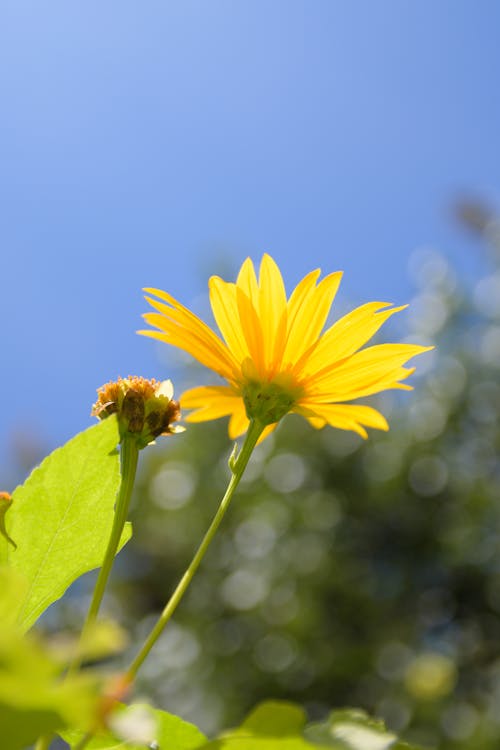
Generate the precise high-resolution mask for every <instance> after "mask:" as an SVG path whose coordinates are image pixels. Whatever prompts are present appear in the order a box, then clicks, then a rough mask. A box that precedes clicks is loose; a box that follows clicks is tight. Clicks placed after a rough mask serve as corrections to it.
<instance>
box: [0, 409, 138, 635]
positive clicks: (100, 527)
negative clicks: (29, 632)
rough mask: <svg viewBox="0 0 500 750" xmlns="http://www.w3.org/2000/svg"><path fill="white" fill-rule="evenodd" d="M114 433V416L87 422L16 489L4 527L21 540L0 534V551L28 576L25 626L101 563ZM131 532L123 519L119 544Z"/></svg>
mask: <svg viewBox="0 0 500 750" xmlns="http://www.w3.org/2000/svg"><path fill="white" fill-rule="evenodd" d="M118 440H119V436H118V427H117V423H116V419H115V418H114V417H112V418H108V419H106V420H104V421H103V422H100V423H99V424H97V425H94V426H93V427H90V428H89V429H87V430H85V431H84V432H81V433H80V434H79V435H77V436H76V437H74V438H73V439H72V440H70V441H69V442H68V443H66V444H65V445H64V446H62V447H61V448H58V449H57V450H55V451H54V452H53V453H51V455H50V456H48V457H47V458H46V459H45V460H44V461H43V462H42V463H41V465H40V466H39V467H38V468H36V469H35V470H34V471H33V472H32V474H31V475H30V476H29V477H28V479H27V480H26V482H25V483H24V484H23V485H21V486H20V487H17V488H16V490H15V491H14V493H13V504H12V508H11V509H10V511H9V518H8V520H9V534H10V536H12V537H13V539H15V541H16V544H17V546H18V547H17V549H13V548H12V547H11V546H10V545H8V543H7V542H6V541H5V540H4V539H3V538H0V559H6V560H7V562H8V564H9V565H11V566H12V567H13V568H14V569H15V570H17V571H19V572H20V573H21V574H22V575H23V576H24V577H25V578H26V580H27V581H28V588H27V591H26V593H25V595H24V597H23V600H22V602H20V604H19V618H18V619H19V624H20V626H21V627H22V628H23V629H25V630H26V629H28V628H30V627H31V625H33V623H34V622H35V621H36V619H37V618H38V617H39V616H40V615H41V614H42V612H43V611H44V610H45V609H46V608H47V607H48V606H49V605H50V604H52V602H54V601H55V600H56V599H59V598H60V597H61V596H62V595H63V594H64V592H65V591H66V589H67V588H68V586H70V584H71V583H73V581H74V580H75V579H76V578H78V577H79V576H81V575H82V574H83V573H86V572H87V571H89V570H92V569H93V568H97V567H99V566H100V565H101V563H102V560H103V557H104V552H105V550H106V546H107V542H108V537H109V533H110V529H111V524H112V521H113V513H114V504H115V499H116V493H117V491H118V487H119V483H120V467H119V455H118V452H117V451H116V447H117V444H118ZM130 536H131V528H130V525H127V527H126V529H125V530H124V534H123V537H122V541H121V546H123V544H125V542H126V541H127V540H128V539H129V538H130ZM2 545H3V548H2Z"/></svg>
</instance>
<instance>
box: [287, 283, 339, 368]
mask: <svg viewBox="0 0 500 750" xmlns="http://www.w3.org/2000/svg"><path fill="white" fill-rule="evenodd" d="M306 278H308V277H306ZM341 279H342V273H341V272H340V271H338V272H337V273H332V274H330V275H329V276H325V278H324V279H323V280H322V281H320V283H319V284H318V286H317V287H314V286H313V287H310V288H309V289H307V285H305V288H304V289H303V290H302V294H303V298H302V300H301V305H300V307H295V310H296V314H295V317H294V321H293V329H292V328H291V329H289V334H288V341H287V345H286V353H285V357H284V360H283V361H284V363H285V364H286V363H287V362H290V363H292V364H295V365H296V368H294V370H295V369H296V370H297V371H300V368H301V360H302V357H304V355H305V353H306V352H307V351H308V350H309V349H310V347H311V346H312V345H315V344H316V342H317V339H318V337H319V335H320V333H321V331H322V330H323V327H324V325H325V323H326V319H327V318H328V313H329V312H330V308H331V306H332V303H333V300H334V297H335V295H336V293H337V290H338V288H339V284H340V280H341ZM292 298H293V295H292V297H291V298H290V301H291V300H292Z"/></svg>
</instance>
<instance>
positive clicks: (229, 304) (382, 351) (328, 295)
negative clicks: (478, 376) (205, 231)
mask: <svg viewBox="0 0 500 750" xmlns="http://www.w3.org/2000/svg"><path fill="white" fill-rule="evenodd" d="M319 275H320V271H319V270H316V271H312V272H311V273H309V274H308V275H307V276H306V277H305V278H304V279H302V281H301V282H300V283H299V284H298V285H297V286H296V288H295V289H294V291H293V292H292V294H291V295H290V297H289V298H288V299H287V297H286V292H285V286H284V283H283V279H282V277H281V273H280V271H279V268H278V266H277V265H276V263H275V262H274V260H273V259H272V258H271V257H270V256H269V255H264V256H263V258H262V262H261V265H260V274H259V279H258V280H257V278H256V274H255V270H254V266H253V263H252V261H251V260H250V259H249V258H247V260H246V261H245V262H244V263H243V265H242V267H241V270H240V272H239V275H238V278H237V280H236V283H235V284H233V283H229V282H226V281H223V280H222V279H221V278H219V277H218V276H212V278H211V279H210V281H209V289H210V303H211V306H212V310H213V314H214V317H215V320H216V322H217V325H218V326H219V329H220V332H221V334H222V338H220V337H219V336H218V335H217V334H216V333H214V332H213V331H212V329H211V328H210V327H209V326H207V325H206V324H205V323H204V322H203V321H202V320H200V318H198V317H197V316H196V315H194V314H193V313H192V312H190V310H188V309H187V308H186V307H184V306H183V305H181V304H180V303H179V302H177V300H175V299H174V298H173V297H172V296H171V295H169V294H167V293H166V292H162V291H160V290H158V289H146V290H145V291H146V292H148V293H149V294H152V295H154V296H155V297H157V298H158V299H153V298H152V297H146V300H147V301H148V302H149V303H150V305H151V306H152V307H153V308H154V309H155V310H156V311H157V312H149V313H146V314H145V315H144V318H145V320H146V321H147V323H149V324H150V325H151V326H154V327H155V328H157V329H159V330H156V331H153V330H145V331H139V333H141V334H144V335H145V336H151V337H153V338H157V339H160V340H161V341H165V342H166V343H168V344H172V345H173V346H177V347H178V348H180V349H183V350H184V351H186V352H189V354H191V355H192V356H193V357H195V359H197V360H198V361H199V362H201V363H202V364H203V365H205V366H206V367H209V368H210V369H211V370H213V371H214V372H216V373H217V374H218V375H220V376H221V377H222V378H224V380H226V381H227V385H209V386H201V387H198V388H193V389H191V390H189V391H187V392H186V393H184V394H183V395H182V396H181V405H182V408H183V409H195V410H196V411H194V412H192V413H191V414H190V415H189V416H188V417H187V420H188V421H190V422H202V421H205V420H210V419H217V418H218V417H223V416H227V415H230V417H231V418H230V421H229V435H230V437H231V438H236V437H238V435H241V434H242V433H244V432H245V431H246V430H247V428H248V424H249V420H250V419H252V420H254V421H258V422H260V424H261V425H266V429H265V431H264V434H263V436H265V435H266V434H268V433H269V432H270V431H271V430H272V429H274V427H275V426H276V424H277V423H278V421H279V420H280V419H281V418H282V417H283V416H285V414H287V413H288V412H293V413H295V414H301V415H302V416H304V417H305V418H306V419H308V420H309V422H310V423H311V424H312V425H313V427H316V428H320V427H323V426H324V425H326V424H329V425H331V426H332V427H337V428H340V429H342V430H354V431H355V432H357V433H359V434H360V435H362V436H363V437H367V433H366V430H365V429H364V428H365V427H375V428H377V429H380V430H387V429H388V425H387V422H386V420H385V418H384V417H383V416H382V414H380V413H379V412H378V411H376V410H375V409H373V408H372V407H370V406H364V405H359V404H349V403H346V402H349V401H353V400H354V399H357V398H361V397H364V396H370V395H372V394H373V393H378V392H379V391H385V390H387V389H389V388H402V389H406V390H411V387H410V386H408V385H405V384H403V383H401V382H400V381H402V380H405V379H406V378H407V377H408V375H411V373H412V372H413V371H414V368H407V367H405V366H404V365H405V364H406V363H407V361H408V360H409V359H411V358H412V357H414V356H415V355H417V354H421V353H422V352H424V351H427V350H428V349H430V348H432V347H423V346H417V345H413V344H379V345H376V346H370V347H366V348H364V349H362V348H361V347H363V346H364V344H366V342H367V341H368V340H369V339H370V338H371V337H372V336H373V335H374V334H375V333H376V332H377V331H378V329H379V328H380V326H381V325H382V324H383V323H384V322H385V321H386V320H387V319H388V318H390V317H391V315H393V314H394V313H395V312H398V311H400V310H403V309H404V307H405V306H404V307H392V306H391V305H390V304H388V303H386V302H369V303H368V304H365V305H362V306H361V307H358V308H356V309H355V310H353V311H352V312H350V313H349V314H347V315H345V316H344V317H342V318H340V320H338V321H337V322H336V323H334V324H333V325H332V326H331V327H330V328H328V329H327V330H326V331H325V332H324V333H322V331H323V328H324V326H325V323H326V319H327V317H328V313H329V311H330V307H331V305H332V302H333V299H334V297H335V294H336V292H337V289H338V287H339V284H340V280H341V277H342V273H341V272H337V273H332V274H330V275H329V276H326V277H325V278H324V279H322V280H321V281H318V279H319Z"/></svg>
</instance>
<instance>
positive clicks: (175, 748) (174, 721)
mask: <svg viewBox="0 0 500 750" xmlns="http://www.w3.org/2000/svg"><path fill="white" fill-rule="evenodd" d="M111 724H112V726H113V733H111V732H109V733H107V734H100V735H98V736H96V737H94V738H93V739H92V740H91V741H90V742H89V743H88V745H87V750H119V749H121V748H123V749H124V750H125V748H126V750H145V748H147V747H148V745H149V744H150V743H152V742H153V741H155V742H156V743H157V744H158V746H159V747H160V748H161V750H195V748H201V747H204V746H205V745H206V737H205V736H204V735H203V734H202V733H201V732H200V730H199V729H197V727H195V726H194V725H193V724H189V723H188V722H187V721H184V720H183V719H180V718H179V717H178V716H173V715H172V714H169V713H167V712H166V711H160V710H158V709H154V708H152V707H151V706H147V705H142V704H133V705H131V706H121V707H120V708H119V709H118V710H117V711H116V712H115V713H114V714H113V717H112V718H111ZM82 736H83V735H82V733H80V732H75V731H67V732H62V733H61V737H63V739H64V740H66V742H68V743H69V744H70V745H71V746H74V745H75V744H76V743H77V742H79V740H81V739H82ZM139 738H141V739H142V740H144V741H142V743H141V741H140V740H139Z"/></svg>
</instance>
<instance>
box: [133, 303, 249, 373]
mask: <svg viewBox="0 0 500 750" xmlns="http://www.w3.org/2000/svg"><path fill="white" fill-rule="evenodd" d="M145 291H147V292H150V293H152V294H155V295H156V296H157V297H159V298H160V299H162V300H164V301H165V302H166V303H167V304H164V303H163V302H159V301H158V300H155V299H152V298H151V297H146V300H147V302H149V304H150V305H151V306H152V307H153V308H155V309H156V310H158V312H159V313H160V315H161V316H163V317H164V319H163V320H162V319H161V317H160V316H158V317H156V318H151V317H150V316H151V315H152V313H147V314H146V315H144V316H143V317H144V318H145V319H146V320H147V321H148V322H150V323H152V325H154V326H156V327H157V328H160V329H161V330H163V331H164V332H165V333H169V334H173V335H174V338H175V341H174V340H172V341H170V342H169V343H172V344H173V345H174V346H178V347H179V348H181V349H185V351H188V352H189V353H190V354H191V355H192V356H193V357H195V358H196V359H198V360H199V361H200V362H201V363H202V364H205V365H206V366H207V367H210V368H212V365H211V364H210V365H209V364H207V361H206V355H207V353H208V355H209V356H208V358H209V359H210V360H211V361H213V360H214V357H215V358H216V359H218V360H219V361H220V365H219V369H217V370H216V372H218V373H219V374H223V377H229V375H228V372H230V371H233V372H234V371H235V369H237V364H236V362H235V359H234V357H233V355H232V354H231V352H230V351H229V350H228V348H227V347H226V346H225V345H224V343H223V342H222V341H221V340H220V339H219V337H218V336H217V335H216V334H215V333H214V332H213V331H212V329H211V328H209V326H207V324H206V323H204V322H203V321H202V320H201V319H200V318H199V317H198V316H197V315H194V313H192V312H191V311H190V310H188V309H187V308H186V307H184V306H183V305H181V304H180V302H177V300H176V299H174V298H173V297H172V296H171V295H170V294H167V293H166V292H162V291H161V290H158V289H147V290H145ZM148 316H149V317H148ZM153 320H154V321H155V322H152V321H153ZM184 332H185V333H186V334H190V336H189V340H190V348H187V347H185V346H182V342H183V337H182V334H183V333H184ZM179 334H181V335H180V336H179ZM196 344H197V345H198V347H199V350H197V348H196ZM193 345H195V346H194V349H193ZM201 356H203V357H204V359H202V358H201ZM212 369H213V368H212ZM221 370H223V373H222V372H221Z"/></svg>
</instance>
